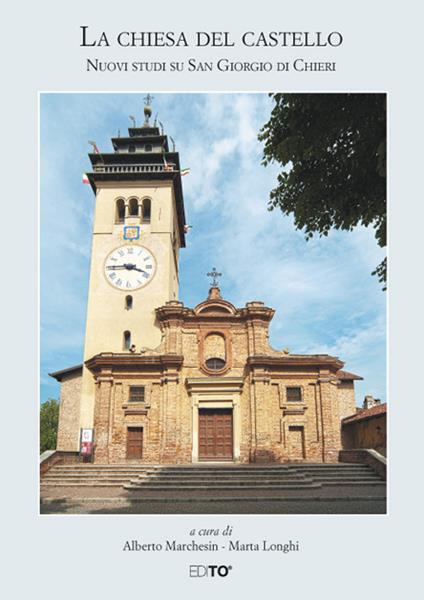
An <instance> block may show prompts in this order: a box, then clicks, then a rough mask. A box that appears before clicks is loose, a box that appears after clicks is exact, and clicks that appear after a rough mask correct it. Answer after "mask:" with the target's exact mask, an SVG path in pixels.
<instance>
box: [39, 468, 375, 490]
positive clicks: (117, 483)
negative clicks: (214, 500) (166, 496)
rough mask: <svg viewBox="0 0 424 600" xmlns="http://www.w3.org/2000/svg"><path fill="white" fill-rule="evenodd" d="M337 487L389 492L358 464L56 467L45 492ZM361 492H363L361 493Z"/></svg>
mask: <svg viewBox="0 0 424 600" xmlns="http://www.w3.org/2000/svg"><path fill="white" fill-rule="evenodd" d="M331 486H333V487H334V486H339V487H341V486H347V487H349V488H361V487H363V486H366V488H367V489H369V488H380V489H381V490H382V491H383V490H384V488H385V482H384V481H382V480H381V479H380V478H379V476H378V475H377V474H376V473H375V472H374V471H373V470H372V469H371V468H370V467H368V466H367V465H362V464H352V463H337V464H305V463H290V464H279V465H256V464H248V465H235V464H232V463H231V464H228V465H224V464H211V463H209V464H196V465H170V466H166V465H160V466H158V465H92V464H74V465H57V466H54V467H52V468H51V469H50V470H49V471H48V472H47V473H46V474H45V475H44V476H43V477H42V479H41V488H42V490H44V491H48V490H51V489H54V488H87V487H91V488H121V489H124V490H127V491H128V492H131V491H133V492H143V491H146V492H161V493H163V492H170V493H172V492H180V493H184V492H189V493H191V492H193V491H195V492H197V491H198V492H203V493H205V492H210V493H214V492H215V493H219V494H221V493H223V492H227V491H229V492H236V491H237V492H239V493H242V492H249V493H251V492H252V491H255V490H257V491H258V492H259V491H261V490H262V491H265V490H268V491H273V490H275V491H278V490H298V491H301V490H305V491H306V490H314V489H315V490H317V489H320V488H323V487H324V488H327V487H331ZM358 491H359V490H358Z"/></svg>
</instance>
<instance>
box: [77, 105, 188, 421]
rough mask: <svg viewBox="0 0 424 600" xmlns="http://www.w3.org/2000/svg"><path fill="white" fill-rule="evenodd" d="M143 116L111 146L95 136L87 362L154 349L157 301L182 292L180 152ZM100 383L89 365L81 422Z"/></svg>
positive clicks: (89, 412) (146, 110)
mask: <svg viewBox="0 0 424 600" xmlns="http://www.w3.org/2000/svg"><path fill="white" fill-rule="evenodd" d="M151 101H152V97H151V96H150V94H149V95H148V96H147V97H146V98H145V99H144V102H145V106H144V122H143V124H142V125H141V126H137V124H136V119H135V118H134V117H130V119H131V120H132V125H133V126H132V127H130V128H129V129H128V135H127V136H124V137H120V136H118V137H115V138H112V140H111V141H112V146H113V152H106V153H105V152H101V151H100V150H99V149H98V148H97V145H96V143H95V142H90V143H91V144H92V146H93V152H92V153H90V154H89V158H90V161H91V165H92V171H91V172H90V173H88V174H87V178H88V181H89V183H90V185H91V187H92V189H93V192H94V193H95V213H94V223H93V240H92V250H91V265H90V280H89V289H88V306H87V322H86V334H85V346H84V362H85V361H86V360H88V359H90V358H92V357H93V356H95V355H96V354H99V353H101V352H111V353H123V352H124V353H125V352H129V353H131V352H140V350H141V349H142V348H143V349H154V348H156V347H157V346H158V345H159V343H160V341H161V332H160V327H159V325H158V323H157V320H156V313H155V309H156V308H158V307H159V306H163V305H164V304H165V303H166V302H168V301H171V300H178V283H179V274H178V254H179V249H180V248H181V247H184V246H185V231H184V226H185V215H184V200H183V193H182V185H181V172H180V171H181V169H180V161H179V155H178V152H176V151H175V144H173V148H172V151H170V148H169V145H168V137H167V136H166V135H165V134H164V131H163V127H162V125H161V124H160V125H161V126H160V128H159V127H158V126H157V125H156V121H155V122H154V124H153V125H151V124H150V119H151V114H152V109H151ZM94 394H95V384H94V380H93V375H92V374H91V373H90V372H89V371H88V370H87V368H86V367H85V366H84V368H83V378H82V397H81V411H80V426H81V427H92V426H93V411H94Z"/></svg>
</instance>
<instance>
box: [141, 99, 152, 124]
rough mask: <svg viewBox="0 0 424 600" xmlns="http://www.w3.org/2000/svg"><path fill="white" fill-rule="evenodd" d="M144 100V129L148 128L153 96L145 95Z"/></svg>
mask: <svg viewBox="0 0 424 600" xmlns="http://www.w3.org/2000/svg"><path fill="white" fill-rule="evenodd" d="M143 100H144V127H148V126H149V119H150V117H151V116H152V107H151V104H152V100H153V96H151V95H150V94H147V96H145V97H144V98H143Z"/></svg>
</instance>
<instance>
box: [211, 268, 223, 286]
mask: <svg viewBox="0 0 424 600" xmlns="http://www.w3.org/2000/svg"><path fill="white" fill-rule="evenodd" d="M207 276H208V277H212V281H211V287H218V279H217V277H221V276H222V273H218V271H217V270H216V267H212V271H211V272H210V273H207Z"/></svg>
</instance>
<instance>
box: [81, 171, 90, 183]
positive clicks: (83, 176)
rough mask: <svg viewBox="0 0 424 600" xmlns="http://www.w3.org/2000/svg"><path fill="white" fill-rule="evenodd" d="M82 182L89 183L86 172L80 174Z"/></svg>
mask: <svg viewBox="0 0 424 600" xmlns="http://www.w3.org/2000/svg"><path fill="white" fill-rule="evenodd" d="M82 182H83V183H90V180H89V179H88V177H87V173H83V174H82Z"/></svg>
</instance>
